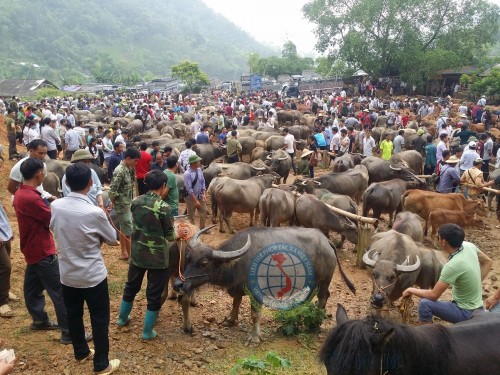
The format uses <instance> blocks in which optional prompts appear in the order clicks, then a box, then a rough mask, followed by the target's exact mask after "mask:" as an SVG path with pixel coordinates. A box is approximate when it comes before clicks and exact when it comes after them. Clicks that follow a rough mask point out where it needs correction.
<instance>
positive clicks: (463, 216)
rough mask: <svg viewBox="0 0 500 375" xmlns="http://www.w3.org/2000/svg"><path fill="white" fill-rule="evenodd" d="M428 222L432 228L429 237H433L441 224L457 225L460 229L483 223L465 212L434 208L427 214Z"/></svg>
mask: <svg viewBox="0 0 500 375" xmlns="http://www.w3.org/2000/svg"><path fill="white" fill-rule="evenodd" d="M428 221H429V222H430V225H431V227H432V232H431V237H435V236H436V233H437V230H438V228H439V227H440V226H441V225H443V224H449V223H452V224H457V225H460V226H461V227H466V226H469V225H478V224H480V223H482V222H483V221H482V220H481V219H480V218H479V217H477V216H476V215H475V214H474V215H469V214H468V213H467V212H463V211H455V210H446V209H443V208H436V209H434V210H432V211H431V212H429V218H428Z"/></svg>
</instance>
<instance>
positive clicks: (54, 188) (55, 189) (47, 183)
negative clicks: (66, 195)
mask: <svg viewBox="0 0 500 375" xmlns="http://www.w3.org/2000/svg"><path fill="white" fill-rule="evenodd" d="M43 189H44V190H45V191H46V192H48V193H50V194H51V195H53V196H54V197H62V196H63V193H62V189H61V180H59V177H57V175H56V174H55V173H54V172H47V175H46V176H45V178H44V179H43Z"/></svg>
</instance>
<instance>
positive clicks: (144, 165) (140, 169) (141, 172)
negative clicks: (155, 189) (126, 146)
mask: <svg viewBox="0 0 500 375" xmlns="http://www.w3.org/2000/svg"><path fill="white" fill-rule="evenodd" d="M152 161H153V157H152V156H151V154H149V153H147V152H146V151H142V150H141V158H140V159H139V160H137V164H136V165H135V175H136V177H137V178H144V176H146V173H148V172H149V169H150V168H151V162H152Z"/></svg>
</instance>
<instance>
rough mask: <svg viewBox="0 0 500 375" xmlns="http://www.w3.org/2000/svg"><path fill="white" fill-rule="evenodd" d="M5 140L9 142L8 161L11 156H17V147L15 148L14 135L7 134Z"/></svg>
mask: <svg viewBox="0 0 500 375" xmlns="http://www.w3.org/2000/svg"><path fill="white" fill-rule="evenodd" d="M7 139H8V140H9V159H10V158H11V157H12V155H15V154H17V147H16V134H15V133H14V134H10V133H9V134H7Z"/></svg>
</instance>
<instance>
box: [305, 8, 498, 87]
mask: <svg viewBox="0 0 500 375" xmlns="http://www.w3.org/2000/svg"><path fill="white" fill-rule="evenodd" d="M498 12H499V7H498V6H497V5H494V4H491V3H489V2H487V1H485V0H427V1H421V0H311V1H310V2H309V3H307V4H306V5H304V7H303V13H304V15H305V17H306V18H307V19H308V20H309V21H311V22H312V23H314V24H315V25H316V29H315V34H316V36H317V37H318V41H317V43H316V49H317V50H318V51H320V52H328V54H329V55H331V56H332V57H333V60H332V61H335V60H336V59H337V58H341V59H342V60H344V61H345V62H346V64H347V65H348V66H349V67H352V68H361V69H363V70H365V71H366V72H368V73H369V74H370V75H372V76H374V77H383V76H396V75H399V76H400V77H401V78H402V79H403V80H406V81H408V82H409V83H413V84H421V83H422V82H423V81H425V80H427V79H428V78H429V77H430V76H432V75H433V74H434V73H435V72H436V70H439V69H444V68H451V67H457V66H461V65H466V64H471V63H473V62H474V59H475V58H476V57H478V56H481V55H482V54H484V51H485V49H486V48H487V47H488V46H489V44H491V43H492V42H493V41H494V37H495V33H496V32H497V29H498V23H497V20H498Z"/></svg>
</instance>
